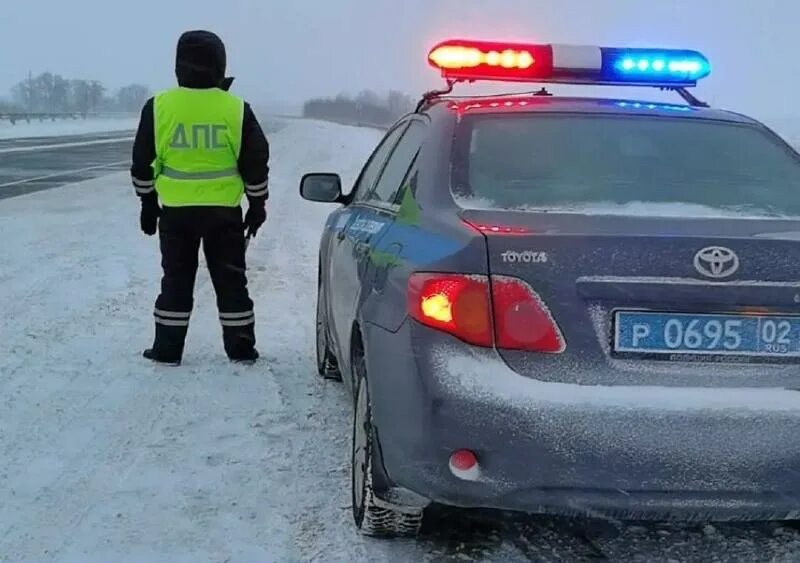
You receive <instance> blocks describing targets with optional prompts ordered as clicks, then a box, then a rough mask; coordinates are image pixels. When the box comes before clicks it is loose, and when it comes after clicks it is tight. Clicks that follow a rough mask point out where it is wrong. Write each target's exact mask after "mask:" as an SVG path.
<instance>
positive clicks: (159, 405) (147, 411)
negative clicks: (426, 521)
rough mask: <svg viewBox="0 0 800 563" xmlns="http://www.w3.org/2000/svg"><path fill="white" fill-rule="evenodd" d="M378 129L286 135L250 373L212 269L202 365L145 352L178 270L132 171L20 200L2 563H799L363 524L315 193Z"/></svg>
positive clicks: (662, 534)
mask: <svg viewBox="0 0 800 563" xmlns="http://www.w3.org/2000/svg"><path fill="white" fill-rule="evenodd" d="M379 136H380V133H379V132H377V131H372V130H369V129H357V128H349V127H342V126H338V125H333V124H322V123H316V122H304V121H293V122H291V123H289V124H287V125H286V127H285V128H283V129H281V130H280V131H278V132H276V133H274V134H273V135H272V137H271V141H272V149H273V155H274V157H273V158H274V161H273V162H274V165H273V173H272V186H271V191H272V194H273V197H272V199H271V203H270V219H269V223H268V227H267V228H266V230H265V232H264V233H263V234H261V235H260V236H259V238H258V239H257V240H256V242H255V243H254V245H251V247H250V251H249V252H250V254H249V267H250V279H251V289H252V293H253V296H254V298H255V300H256V303H257V309H256V310H257V314H258V319H259V321H258V322H259V325H258V334H259V338H260V348H261V350H262V353H263V354H264V355H265V359H264V361H263V362H261V363H260V364H258V365H257V366H255V367H252V368H245V367H232V366H231V365H230V364H228V363H227V361H226V360H225V358H224V355H223V352H222V347H221V342H220V329H219V327H218V322H217V319H216V313H215V311H214V308H213V303H214V300H213V291H212V288H211V284H210V282H209V280H208V278H207V276H206V275H205V274H204V273H203V274H202V275H201V277H200V278H199V280H198V286H197V292H196V303H197V309H196V311H195V315H194V316H193V319H192V323H193V324H192V328H191V331H190V335H189V343H188V348H187V352H186V358H185V363H184V365H183V366H182V367H180V368H177V369H163V368H162V369H159V368H156V367H154V366H151V365H149V364H148V363H146V362H145V361H143V360H142V359H141V358H140V352H141V350H142V349H143V348H144V347H145V346H147V345H148V344H149V343H150V339H151V337H152V321H151V316H150V315H151V310H152V301H153V298H154V297H155V295H156V293H157V291H158V276H159V266H158V257H157V245H156V240H155V239H149V238H145V237H143V236H142V235H140V234H139V232H138V228H137V227H138V224H137V203H136V200H135V198H134V196H133V194H132V189H131V188H130V186H129V185H128V181H127V178H126V177H125V176H124V175H117V176H109V177H105V178H101V179H97V180H93V181H90V182H85V183H82V184H77V185H73V186H69V187H64V188H57V189H53V190H49V191H46V192H39V193H36V194H32V195H28V196H23V197H18V198H12V199H8V200H3V201H0V240H2V241H3V242H2V247H0V561H8V562H17V561H64V562H70V563H72V562H76V563H77V562H97V563H100V562H107V561H115V562H117V563H132V562H137V563H138V562H148V563H150V562H152V563H161V562H165V563H166V562H170V563H172V562H181V563H182V562H186V563H189V562H191V563H198V562H205V561H209V562H227V561H230V562H261V561H309V560H311V561H319V562H330V561H342V562H355V561H453V560H456V561H457V560H491V561H520V560H548V561H549V560H557V561H589V560H594V561H597V560H625V561H631V560H639V561H668V560H696V561H731V560H741V561H791V560H794V559H795V558H796V555H795V554H797V553H800V535H799V534H798V532H797V531H796V530H795V529H793V528H790V527H785V526H777V525H769V524H764V525H743V526H733V525H731V526H706V527H704V526H702V525H700V526H692V527H680V526H666V525H664V526H662V525H647V526H638V525H621V524H615V523H586V522H572V521H568V520H554V519H548V518H511V517H503V518H500V519H498V520H496V521H493V520H492V519H486V518H483V517H480V516H479V515H468V516H465V515H462V514H458V513H452V512H447V511H445V512H441V513H440V514H439V519H438V520H437V521H436V525H434V526H431V527H430V529H429V530H428V531H427V532H426V533H425V535H424V536H423V538H421V539H420V540H419V541H416V542H412V541H396V542H381V541H375V540H368V539H365V538H363V537H360V536H359V535H358V534H357V533H356V532H355V530H354V528H353V525H352V518H351V515H350V508H349V504H350V497H349V487H348V481H349V472H348V457H349V440H350V404H349V401H348V399H347V398H346V395H345V392H344V390H343V388H342V387H341V385H340V384H336V383H331V382H322V381H320V380H319V379H318V378H316V376H315V373H314V361H313V341H314V327H313V316H314V292H315V273H316V251H317V243H318V239H319V230H320V225H321V222H322V221H323V220H324V217H325V215H326V214H327V212H328V209H327V208H326V207H325V206H318V205H314V204H309V203H306V202H303V201H302V200H300V198H299V196H298V195H297V189H298V187H297V183H298V180H299V178H300V175H301V173H303V172H308V171H340V172H343V173H344V176H345V183H346V184H347V183H349V181H350V180H352V179H353V177H354V176H355V174H356V173H357V171H358V169H359V167H360V165H361V163H362V162H363V161H364V159H365V158H366V156H367V154H368V153H369V151H370V150H371V149H372V147H373V146H374V144H375V143H376V141H377V139H378V138H379ZM492 518H497V515H493V516H492Z"/></svg>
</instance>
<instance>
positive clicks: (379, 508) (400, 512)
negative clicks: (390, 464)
mask: <svg viewBox="0 0 800 563" xmlns="http://www.w3.org/2000/svg"><path fill="white" fill-rule="evenodd" d="M354 369H355V372H356V375H357V376H358V380H357V381H358V383H357V384H358V391H357V394H356V406H355V411H354V415H353V449H352V454H353V455H352V493H353V517H354V518H355V522H356V526H357V527H358V529H359V530H361V533H363V534H364V535H367V536H374V537H384V538H393V537H412V536H416V535H417V533H419V530H420V527H421V526H422V518H423V509H421V508H416V507H403V506H398V505H395V504H393V503H389V502H386V501H384V500H381V499H380V498H378V497H377V496H376V495H375V491H374V490H373V486H372V475H373V467H372V463H373V462H372V459H373V453H374V452H373V445H374V433H373V431H372V409H371V406H370V401H369V392H368V388H367V380H366V377H365V362H364V359H363V354H361V355H360V357H359V358H357V359H355V361H354Z"/></svg>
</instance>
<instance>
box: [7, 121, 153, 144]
mask: <svg viewBox="0 0 800 563" xmlns="http://www.w3.org/2000/svg"><path fill="white" fill-rule="evenodd" d="M138 123H139V118H138V117H115V118H97V119H93V118H92V119H58V120H56V121H38V120H32V121H31V122H30V123H27V122H25V121H17V123H16V124H15V125H11V123H10V122H9V121H7V120H0V139H16V138H21V137H57V136H66V135H84V134H90V133H103V132H106V131H133V130H135V129H136V126H137V124H138Z"/></svg>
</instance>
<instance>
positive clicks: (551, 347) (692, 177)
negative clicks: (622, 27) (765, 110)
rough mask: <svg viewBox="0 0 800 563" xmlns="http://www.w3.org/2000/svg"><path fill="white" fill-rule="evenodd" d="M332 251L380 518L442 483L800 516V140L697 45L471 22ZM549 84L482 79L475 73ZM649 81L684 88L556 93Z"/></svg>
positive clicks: (602, 512)
mask: <svg viewBox="0 0 800 563" xmlns="http://www.w3.org/2000/svg"><path fill="white" fill-rule="evenodd" d="M429 61H430V64H431V65H433V66H434V67H435V68H437V69H439V70H441V72H442V74H443V76H444V78H445V79H446V80H447V85H448V87H447V88H446V89H444V90H442V91H440V92H433V93H430V94H427V95H426V96H425V97H424V99H423V100H422V101H421V103H420V105H419V107H418V108H417V111H416V112H414V113H412V114H411V115H408V116H406V117H404V118H402V119H401V120H399V121H398V122H397V123H396V124H395V125H394V126H393V127H392V128H391V130H390V131H389V132H388V133H387V134H386V136H385V138H384V139H383V140H382V141H381V142H380V144H379V145H378V146H377V148H376V149H375V151H374V153H373V154H372V156H371V157H370V159H369V161H368V162H367V163H366V166H365V167H364V169H363V171H362V172H361V175H360V176H359V178H358V180H357V181H356V183H355V185H354V186H353V188H352V189H351V190H349V191H348V193H347V195H343V194H342V191H341V181H340V180H339V177H338V176H337V175H335V174H309V175H307V176H305V177H304V178H303V180H302V185H301V193H302V195H303V196H304V197H305V198H306V199H309V200H313V201H320V202H336V203H339V204H341V206H340V207H338V208H337V209H336V210H335V211H333V212H332V213H331V215H330V217H329V219H328V221H327V224H326V225H325V229H324V233H323V236H322V240H321V243H320V253H319V299H318V305H317V350H318V367H319V373H320V375H322V376H323V377H326V378H341V379H343V381H344V383H345V385H346V386H347V387H348V388H349V390H350V391H352V393H353V397H354V403H355V408H354V417H353V442H352V444H353V449H352V499H353V511H354V515H355V521H356V524H357V525H358V527H359V528H361V529H362V530H363V531H364V532H365V533H368V534H374V535H404V534H413V533H415V532H416V531H417V530H418V529H419V526H420V524H421V522H422V520H423V515H424V514H425V508H426V507H427V506H428V505H430V504H431V503H443V504H446V505H454V506H459V507H489V508H497V509H504V510H519V511H525V512H539V513H543V512H554V513H566V514H576V513H584V514H590V515H592V516H613V517H619V518H625V517H635V518H658V519H662V518H691V519H698V518H702V519H712V520H725V519H794V518H798V516H800V512H798V510H800V486H799V485H798V483H800V481H798V478H797V476H798V475H800V245H799V244H798V240H799V239H800V221H798V217H800V156H799V155H798V153H797V152H795V150H794V149H792V148H791V147H790V146H789V145H788V144H787V143H786V142H784V141H783V140H782V139H781V138H779V137H778V136H777V135H776V134H775V133H773V132H772V131H771V130H769V129H768V128H767V127H765V126H764V125H762V124H761V123H759V122H757V121H755V120H753V119H750V118H748V117H745V116H743V115H740V114H737V113H732V112H728V111H719V110H714V109H710V108H708V107H707V106H706V105H705V104H704V103H702V102H701V101H699V100H698V99H697V98H696V97H695V96H694V95H693V94H691V93H690V88H692V87H693V86H695V85H696V84H697V82H698V81H699V80H701V79H703V78H705V77H707V76H708V75H709V74H710V71H711V67H710V64H709V61H708V60H707V59H706V58H705V57H704V56H703V55H702V54H700V53H698V52H695V51H688V50H665V49H638V48H637V49H624V48H623V49H617V48H601V47H578V46H564V45H527V44H516V43H515V44H511V43H502V42H480V41H467V40H458V41H446V42H443V43H441V44H439V45H437V46H436V47H435V48H434V49H432V50H431V52H430V55H429ZM472 81H513V82H530V83H535V84H536V85H537V86H536V87H535V88H533V93H531V94H517V95H505V96H485V97H469V98H457V97H451V96H447V95H446V94H448V93H449V91H450V90H452V88H453V86H454V85H455V84H456V83H458V82H472ZM548 83H569V84H581V85H587V86H593V85H597V86H601V85H611V86H639V87H655V88H660V89H662V90H668V91H673V92H674V93H676V94H677V95H679V96H681V97H682V98H683V100H681V103H650V102H643V101H634V100H627V99H604V98H569V97H555V96H552V95H551V94H550V92H549V91H548V90H546V89H544V88H542V89H539V87H540V86H542V85H544V84H548Z"/></svg>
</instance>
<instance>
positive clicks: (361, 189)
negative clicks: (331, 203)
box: [353, 122, 408, 200]
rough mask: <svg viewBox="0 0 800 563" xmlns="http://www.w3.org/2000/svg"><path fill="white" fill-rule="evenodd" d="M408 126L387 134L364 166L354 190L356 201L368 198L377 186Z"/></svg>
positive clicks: (405, 125) (402, 124) (404, 124)
mask: <svg viewBox="0 0 800 563" xmlns="http://www.w3.org/2000/svg"><path fill="white" fill-rule="evenodd" d="M407 126H408V123H407V122H404V123H401V124H399V125H397V126H396V127H395V128H394V129H392V130H391V131H390V132H389V133H387V134H386V136H385V137H384V138H383V141H381V143H380V144H379V145H378V147H377V148H376V149H375V151H374V152H373V153H372V156H371V157H370V159H369V161H368V162H367V164H366V166H364V169H363V170H362V172H361V175H360V176H359V178H358V181H357V182H356V185H355V187H354V188H353V192H354V198H355V199H356V200H363V199H365V198H366V197H367V196H368V194H369V192H370V189H372V186H373V185H374V184H375V181H376V180H377V179H378V176H379V175H380V173H381V171H382V170H383V167H384V165H385V164H386V159H387V158H388V157H389V155H390V154H392V150H393V149H394V147H395V145H396V144H397V140H398V139H399V138H400V136H401V135H402V134H403V132H404V131H405V130H406V127H407Z"/></svg>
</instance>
